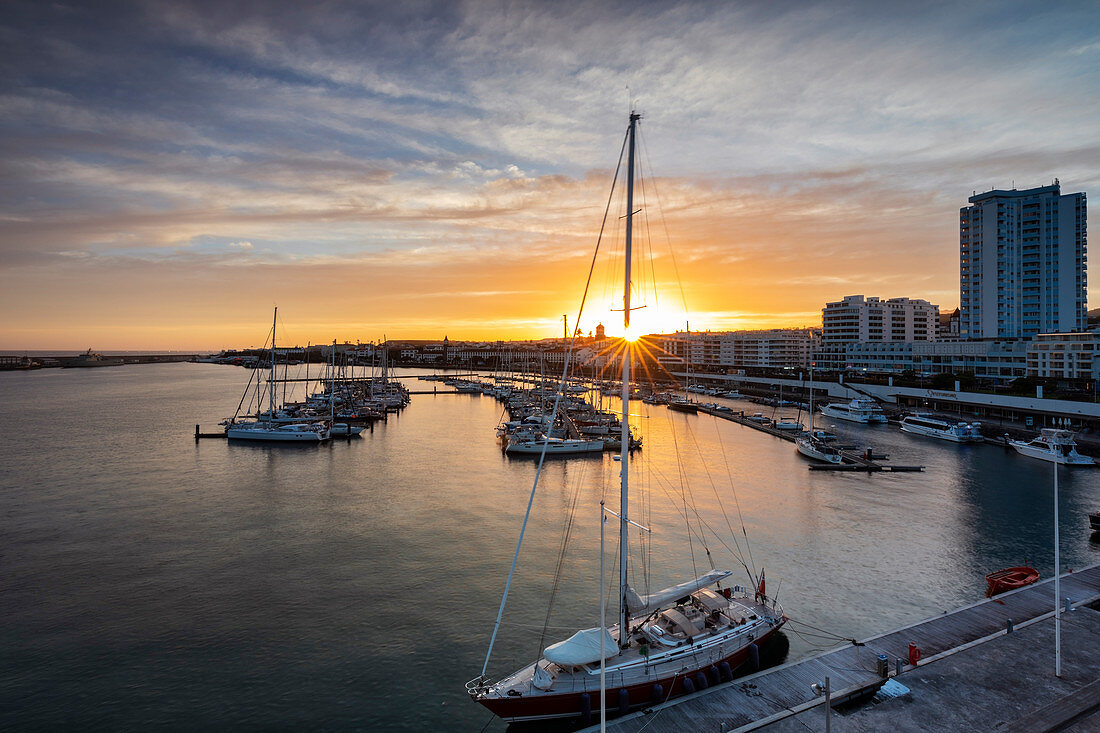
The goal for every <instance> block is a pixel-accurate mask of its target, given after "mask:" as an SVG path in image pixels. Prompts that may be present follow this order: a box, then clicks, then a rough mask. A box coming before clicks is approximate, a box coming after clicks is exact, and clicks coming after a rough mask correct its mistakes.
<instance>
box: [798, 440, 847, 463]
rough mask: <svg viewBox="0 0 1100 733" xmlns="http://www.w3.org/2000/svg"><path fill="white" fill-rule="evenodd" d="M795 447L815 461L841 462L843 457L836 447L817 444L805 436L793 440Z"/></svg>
mask: <svg viewBox="0 0 1100 733" xmlns="http://www.w3.org/2000/svg"><path fill="white" fill-rule="evenodd" d="M794 444H795V447H796V448H798V452H799V453H801V454H802V455H804V456H806V457H807V458H813V459H814V460H815V461H824V462H825V463H838V464H839V463H843V461H844V458H843V457H842V456H841V455H840V451H838V450H837V449H836V448H828V447H826V446H822V445H817V444H815V443H814V442H813V441H811V440H807V439H806V438H799V439H798V440H796V441H795V442H794Z"/></svg>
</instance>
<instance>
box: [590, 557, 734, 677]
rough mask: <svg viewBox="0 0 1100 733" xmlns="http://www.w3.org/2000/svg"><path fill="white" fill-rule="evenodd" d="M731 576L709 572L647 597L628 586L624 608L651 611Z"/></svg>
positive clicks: (725, 572)
mask: <svg viewBox="0 0 1100 733" xmlns="http://www.w3.org/2000/svg"><path fill="white" fill-rule="evenodd" d="M732 574H733V571H732V570H711V571H710V572H709V573H707V574H706V575H700V576H699V577H698V578H696V579H695V580H689V581H688V582H686V583H680V585H674V586H672V587H671V588H665V589H664V590H659V591H657V592H656V593H650V594H649V595H648V596H639V595H638V593H637V592H636V591H635V590H634V589H633V588H631V587H630V586H629V585H628V586H627V587H626V606H627V608H628V609H630V612H631V613H632V614H633V613H643V612H647V611H653V610H655V609H657V608H660V607H661V606H662V605H664V604H666V603H668V602H669V601H675V600H676V599H677V598H683V597H684V596H686V595H691V594H692V593H694V592H695V591H697V590H699V589H700V588H706V587H707V586H708V585H710V584H711V583H717V582H718V581H719V580H722V579H723V578H726V577H729V576H730V575H732ZM598 656H599V655H597V657H598Z"/></svg>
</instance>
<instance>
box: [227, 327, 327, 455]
mask: <svg viewBox="0 0 1100 733" xmlns="http://www.w3.org/2000/svg"><path fill="white" fill-rule="evenodd" d="M278 319H279V309H278V307H276V308H275V315H274V316H273V317H272V321H271V372H270V374H269V375H268V378H267V399H268V408H267V412H265V413H260V414H258V415H257V416H256V419H255V420H242V421H238V420H237V419H236V418H235V417H234V418H233V419H232V420H230V421H229V422H228V424H226V426H225V437H227V438H229V439H230V440H259V441H265V442H271V443H320V442H321V441H323V440H328V439H329V426H328V424H327V423H324V422H311V423H290V424H286V423H280V422H278V420H277V419H276V416H275V325H276V324H277V323H278Z"/></svg>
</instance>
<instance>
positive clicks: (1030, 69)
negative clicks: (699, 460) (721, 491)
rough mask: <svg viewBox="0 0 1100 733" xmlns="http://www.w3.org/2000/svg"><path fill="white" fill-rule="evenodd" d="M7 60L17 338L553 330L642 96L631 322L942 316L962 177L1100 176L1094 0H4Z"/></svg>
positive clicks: (1073, 184) (978, 186) (507, 334)
mask: <svg viewBox="0 0 1100 733" xmlns="http://www.w3.org/2000/svg"><path fill="white" fill-rule="evenodd" d="M0 65H2V66H0V71H2V74H0V125H2V130H3V135H2V137H0V146H2V156H0V166H2V171H0V172H2V175H0V191H2V192H3V195H2V196H0V349H9V350H10V349H36V350H37V349H71V348H80V349H83V348H87V347H89V346H90V347H95V348H96V349H97V350H108V349H164V350H169V349H172V350H185V351H186V350H209V349H220V348H232V347H247V346H258V345H260V344H262V343H263V341H264V338H265V334H266V333H267V331H268V330H269V323H270V320H271V313H272V309H273V307H275V306H278V308H279V317H280V322H281V326H280V329H279V340H280V342H282V343H289V342H293V343H301V344H304V343H306V342H312V343H323V342H329V341H331V340H332V339H338V340H339V341H341V342H344V341H351V342H355V341H361V342H368V341H375V340H380V339H382V338H384V337H388V338H391V339H392V338H442V337H443V336H445V335H446V336H449V337H450V338H451V339H452V340H455V339H478V340H497V339H514V338H541V337H545V336H554V335H558V334H560V333H562V329H563V324H562V315H563V314H569V323H570V324H571V326H572V327H576V326H577V325H578V324H577V320H576V319H577V314H578V307H579V303H580V301H581V296H582V294H583V293H584V292H585V282H586V276H587V274H588V272H589V268H590V262H591V261H592V257H593V250H594V248H595V246H596V243H597V240H598V238H599V236H600V228H601V224H602V222H603V218H604V210H605V207H606V206H607V204H608V192H609V191H610V188H611V180H612V177H613V175H614V173H615V169H616V165H617V163H618V160H619V153H620V150H621V147H622V143H623V136H624V132H625V129H626V125H627V118H628V114H629V112H630V110H631V109H636V110H637V111H639V112H640V113H641V114H642V115H643V118H642V121H641V123H640V125H641V133H640V142H641V144H640V152H641V154H642V165H641V170H642V173H644V184H645V192H646V195H644V196H642V197H640V199H641V200H640V203H639V202H636V209H637V210H638V211H639V212H640V213H641V216H640V217H636V219H638V220H639V223H638V224H636V228H637V229H638V230H639V234H640V235H644V237H645V240H644V243H643V244H641V245H640V246H639V252H638V253H639V256H641V255H645V256H646V258H645V259H644V260H643V259H638V268H637V270H638V271H639V272H642V273H644V277H640V278H639V284H638V285H636V287H637V289H638V293H637V298H636V300H635V303H638V302H640V303H641V304H642V305H644V306H645V307H644V308H642V309H641V310H638V311H634V312H633V316H634V318H635V321H636V322H637V323H638V324H639V325H640V326H641V327H642V328H643V329H644V330H654V331H660V330H671V329H673V328H676V327H682V325H683V323H684V322H685V321H687V322H689V323H690V326H691V328H692V330H705V329H711V330H729V329H739V328H770V327H785V326H814V325H818V326H819V325H820V322H821V308H822V306H823V305H824V303H825V302H827V301H830V300H839V299H840V298H842V297H843V296H845V295H851V294H865V295H875V296H879V297H883V298H889V297H910V298H924V299H927V300H929V301H931V302H933V303H936V304H938V305H940V306H941V308H944V309H954V308H955V306H957V305H958V302H959V295H958V291H959V273H958V211H959V208H960V207H962V206H965V205H966V204H967V201H966V199H967V198H968V197H969V196H970V195H972V194H973V193H974V192H975V191H979V192H980V191H983V190H989V189H991V188H1011V187H1013V186H1015V187H1017V188H1027V187H1033V186H1040V185H1048V184H1050V183H1051V182H1052V181H1053V179H1054V178H1059V179H1060V181H1061V185H1062V191H1063V193H1070V192H1077V191H1085V192H1086V193H1090V194H1093V195H1095V192H1096V191H1097V185H1096V184H1097V181H1098V180H1100V124H1098V123H1097V120H1098V119H1100V104H1098V99H1100V4H1097V3H1095V2H1080V3H1072V2H1068V3H1061V2H1051V3H1034V2H1013V1H1011V0H1009V1H1006V2H995V3H992V2H991V3H966V2H948V3H935V2H930V3H910V2H905V3H894V2H867V3H861V2H853V3H846V2H827V3H826V2H823V3H799V2H782V1H779V2H645V1H644V0H642V1H638V0H635V1H630V2H621V3H620V2H599V0H585V1H578V2H568V1H563V2H415V1H413V2H400V3H394V2H339V1H321V2H297V3H290V2H286V3H272V2H224V1H222V2H185V1H181V0H168V1H164V2H161V1H159V0H149V1H135V2H110V1H104V2H87V3H82V2H48V1H47V0H33V1H29V2H22V1H20V0H6V1H5V3H4V4H3V8H2V10H0ZM616 206H618V208H616ZM616 212H619V213H618V214H617V213H616ZM623 213H625V209H622V208H621V205H615V206H612V208H611V213H610V216H609V222H608V224H607V231H606V232H605V235H604V239H603V240H602V244H601V247H602V250H603V251H604V252H605V253H608V254H611V253H614V252H616V251H621V240H622V234H621V230H622V221H623V220H622V219H621V216H622V214H623ZM643 220H644V221H643ZM616 242H618V244H616ZM601 262H602V260H601ZM611 267H612V265H611V264H608V265H606V266H605V265H602V264H601V265H600V266H598V267H597V268H596V272H595V275H594V276H593V279H592V285H591V286H590V287H589V289H588V298H587V301H586V302H587V305H586V309H585V311H584V312H582V313H581V318H580V323H579V327H580V328H581V329H582V331H584V332H587V331H590V330H592V329H593V328H594V327H595V325H596V323H597V322H605V323H607V324H608V332H609V333H614V332H616V329H618V330H619V331H621V318H622V316H621V313H614V312H612V311H613V309H614V308H621V307H622V292H621V289H622V285H621V282H618V283H617V282H616V280H615V276H613V275H612V274H611V272H612V270H611V269H610V268H611ZM604 268H606V269H604ZM620 279H621V276H620ZM1095 281H1096V277H1094V278H1093V282H1095ZM616 285H617V287H618V291H617V292H616V291H615V287H616ZM1089 302H1090V306H1091V307H1096V306H1097V305H1100V287H1097V286H1093V287H1091V288H1090V294H1089Z"/></svg>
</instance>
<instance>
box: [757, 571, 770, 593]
mask: <svg viewBox="0 0 1100 733" xmlns="http://www.w3.org/2000/svg"><path fill="white" fill-rule="evenodd" d="M767 597H768V594H767V592H766V591H765V589H764V568H760V587H759V588H757V589H756V600H757V601H763V600H765V599H766V598H767Z"/></svg>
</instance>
